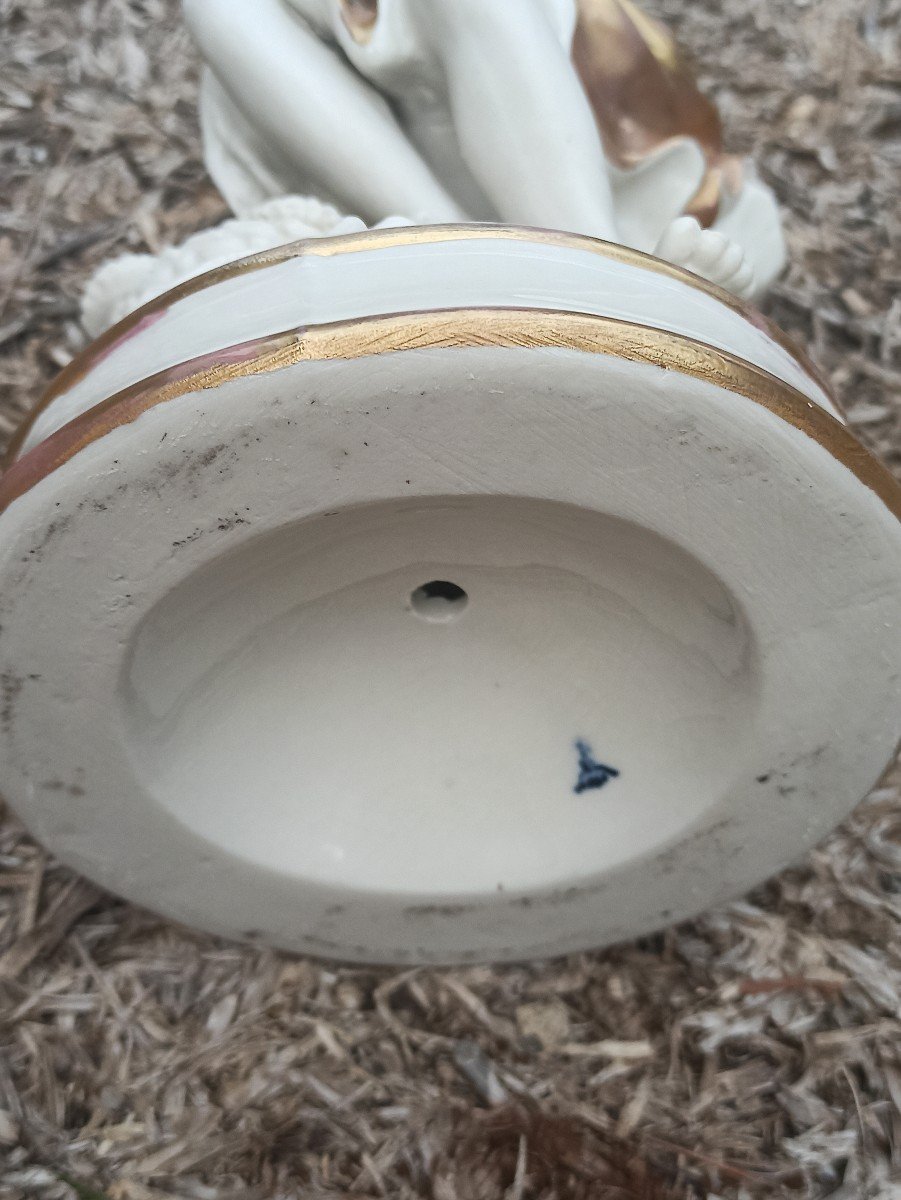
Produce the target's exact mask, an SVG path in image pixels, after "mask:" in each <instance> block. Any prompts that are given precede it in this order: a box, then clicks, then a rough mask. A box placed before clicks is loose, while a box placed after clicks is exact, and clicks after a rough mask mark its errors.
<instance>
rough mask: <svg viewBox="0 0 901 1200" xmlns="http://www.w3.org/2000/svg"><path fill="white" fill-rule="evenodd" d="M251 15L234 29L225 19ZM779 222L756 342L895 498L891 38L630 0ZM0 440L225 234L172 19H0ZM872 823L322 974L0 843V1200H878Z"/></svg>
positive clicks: (891, 1004) (900, 833)
mask: <svg viewBox="0 0 901 1200" xmlns="http://www.w3.org/2000/svg"><path fill="white" fill-rule="evenodd" d="M248 2H250V0H248ZM653 7H654V11H656V12H658V13H659V14H662V15H664V16H666V17H667V18H668V19H670V20H671V21H672V22H673V23H674V24H675V25H676V27H677V28H678V30H679V33H680V35H681V37H682V40H683V42H684V44H685V45H686V46H687V47H688V48H689V49H690V50H691V51H692V52H693V53H694V55H695V57H696V59H697V61H698V62H699V64H700V65H701V73H702V77H703V79H704V81H705V83H706V84H707V85H708V86H709V87H710V88H711V89H712V90H713V91H714V93H715V94H716V96H717V98H718V100H719V102H720V105H721V108H722V111H723V115H724V118H725V121H726V125H727V128H728V130H729V137H730V142H731V145H732V148H734V149H736V150H740V151H751V152H753V153H754V154H755V156H756V157H757V159H758V161H759V163H760V164H761V167H762V171H763V174H764V176H765V177H766V178H767V179H768V180H769V181H770V182H771V183H772V184H773V185H774V186H775V188H776V190H777V192H778V194H779V197H780V200H781V202H782V204H783V206H784V210H785V216H786V223H787V229H788V236H789V242H790V247H791V266H790V268H789V269H788V271H787V273H786V275H785V277H784V279H783V280H782V282H781V283H780V285H779V286H778V287H777V289H776V292H775V295H774V296H773V298H772V300H771V302H770V304H769V309H770V311H771V313H772V314H773V315H774V316H775V317H776V319H777V320H778V321H780V322H781V323H782V324H783V325H784V326H785V327H786V328H787V329H788V330H789V331H791V332H793V333H795V334H796V335H797V337H798V338H799V340H800V341H801V342H802V344H805V345H806V346H807V347H808V349H809V350H810V351H811V353H812V354H813V356H814V358H816V359H817V360H818V361H819V363H820V364H821V366H823V367H824V368H825V369H826V371H827V372H828V373H829V375H830V376H831V378H832V380H833V382H834V383H835V384H836V386H837V387H838V390H839V392H840V394H841V396H842V398H843V400H844V402H845V404H846V405H847V407H848V409H849V412H850V420H851V422H852V424H853V426H854V427H855V429H856V430H857V432H858V434H859V435H860V437H861V438H862V439H863V440H864V441H865V442H867V443H868V444H869V445H871V446H873V447H875V448H877V449H879V450H880V451H881V452H882V453H883V454H884V455H885V457H886V458H887V459H888V460H889V461H890V462H891V463H892V464H893V466H894V467H895V468H897V469H901V320H899V316H901V290H899V286H898V285H899V278H901V269H899V268H901V259H899V246H901V238H899V236H898V235H899V221H901V215H899V210H898V205H897V193H898V180H899V174H898V172H899V167H901V93H899V87H901V42H899V32H898V31H899V26H901V5H899V3H898V0H856V2H855V3H853V4H851V3H849V2H848V0H769V2H767V3H748V2H747V0H721V2H719V3H716V2H714V0H695V2H694V3H688V0H660V2H659V3H657V4H655V5H654V6H653ZM0 29H2V34H3V36H2V38H0V123H2V128H0V171H2V180H3V187H2V193H0V434H2V435H4V436H5V435H6V434H7V433H8V432H9V431H10V430H11V429H12V428H13V426H14V424H15V422H16V419H17V417H18V416H19V414H21V413H22V412H23V411H24V410H25V409H26V408H27V407H28V406H29V405H30V404H31V403H32V402H33V400H34V399H35V398H36V397H37V395H38V393H39V391H40V389H41V387H42V385H43V384H44V383H45V382H46V381H47V380H48V379H49V377H50V376H51V375H52V374H53V373H54V372H55V371H56V370H57V369H58V368H59V367H61V366H62V365H63V364H64V363H65V362H66V361H67V360H68V359H69V357H70V356H71V355H72V354H73V352H74V351H75V350H76V349H77V348H78V346H79V345H80V343H81V341H82V334H81V331H80V329H79V328H78V324H77V303H78V296H79V292H80V289H81V286H82V284H83V281H84V279H85V277H86V275H87V274H88V273H89V271H90V270H91V268H92V267H93V266H94V265H96V264H97V263H98V262H99V261H100V260H102V259H103V258H104V257H105V256H108V255H109V254H111V253H113V252H116V251H121V250H124V249H132V250H143V249H151V250H156V249H159V248H162V247H163V246H164V245H167V244H169V243H171V242H172V241H175V240H177V239H179V238H181V237H183V236H184V235H186V234H187V233H189V232H190V231H192V230H194V229H197V228H200V227H203V226H205V225H208V224H210V223H212V222H214V221H215V220H217V219H219V218H220V217H221V216H224V215H225V209H224V205H223V204H222V201H221V200H220V198H219V197H218V196H217V194H216V192H215V190H214V189H213V187H212V186H211V184H210V183H209V182H208V180H207V179H206V176H205V174H204V170H203V167H202V163H201V161H200V158H199V148H198V134H197V117H196V96H195V90H196V62H195V58H194V55H193V53H192V51H191V48H190V46H189V44H188V40H187V38H186V36H185V34H184V33H183V31H182V29H181V26H180V22H179V16H178V12H177V7H176V5H175V3H174V2H173V0H77V2H75V0H73V2H71V3H61V2H60V0H0ZM899 918H901V810H899V806H898V780H897V778H895V780H894V782H892V781H889V782H886V783H885V784H883V786H881V787H880V788H878V789H877V790H876V791H875V792H874V793H873V794H872V795H871V796H870V798H869V799H868V801H867V802H866V803H865V804H864V805H862V806H861V807H860V808H859V809H858V810H857V812H856V813H855V814H854V815H853V817H852V818H851V819H850V820H849V821H848V822H847V823H846V825H845V826H844V827H843V828H842V829H841V830H840V831H838V832H837V833H836V834H835V835H834V836H833V837H832V838H831V839H830V840H829V841H828V843H826V844H825V845H823V846H821V847H819V848H818V849H817V850H816V851H815V852H813V853H812V854H810V855H809V856H808V857H807V858H806V859H805V860H804V861H803V862H802V863H800V864H798V865H797V866H796V867H794V868H793V869H791V870H788V871H786V872H785V873H783V874H782V875H781V876H780V877H778V878H777V879H775V880H773V881H771V882H770V883H768V884H767V885H765V886H764V887H762V888H761V889H759V890H758V892H757V893H755V894H754V895H753V896H751V897H750V898H747V899H745V900H743V901H741V902H739V903H736V904H735V905H732V906H730V907H728V908H726V909H723V910H720V911H718V912H715V913H712V914H709V915H708V916H706V917H704V918H703V919H701V920H698V921H695V922H692V923H690V924H687V925H684V926H682V927H680V928H678V929H675V930H670V931H668V932H666V933H663V934H660V935H658V936H655V937H653V938H648V939H644V940H642V941H640V942H637V943H634V944H630V945H625V946H620V947H616V948H614V949H612V950H607V951H604V952H599V953H596V954H585V955H579V956H574V957H572V958H569V959H566V960H562V961H558V962H553V963H539V964H533V965H521V966H505V967H501V968H488V967H477V968H471V969H467V970H455V971H439V970H419V971H404V972H401V973H397V972H393V971H390V970H363V969H344V968H341V967H336V966H333V965H328V964H320V963H315V962H312V961H307V960H296V959H291V958H289V957H287V956H283V955H279V954H274V953H268V952H261V951H259V950H256V949H250V948H245V947H239V946H234V945H229V944H226V943H223V942H219V941H216V940H214V939H212V938H208V937H203V936H199V935H196V934H193V933H191V932H188V931H185V930H182V929H179V928H176V927H173V926H172V925H169V924H166V923H164V922H161V921H160V920H159V919H157V918H155V917H153V916H152V915H149V914H147V913H144V912H141V911H139V910H136V909H134V908H133V907H131V906H129V905H127V904H125V903H122V902H120V901H117V900H115V899H113V898H111V897H108V896H105V895H101V894H99V893H98V892H97V891H96V890H95V889H94V888H93V887H91V886H90V885H89V884H87V883H85V882H83V881H81V880H79V879H77V878H75V877H74V876H73V875H72V874H71V873H70V872H69V871H67V870H66V869H64V868H62V867H61V866H59V865H58V864H56V863H54V862H53V861H52V860H51V859H48V858H47V857H45V855H44V854H43V852H42V851H41V850H40V849H39V848H38V847H37V846H35V845H34V843H33V842H32V841H31V840H30V839H29V838H28V837H27V835H26V834H25V833H24V832H23V831H22V830H21V828H20V827H19V826H18V824H17V823H16V821H15V819H14V818H13V817H12V815H11V814H8V815H7V819H6V821H5V823H4V824H2V826H0V1200H19V1198H24V1197H29V1198H32V1197H36V1198H37V1200H58V1198H59V1200H61V1198H63V1197H72V1196H73V1195H78V1196H81V1197H83V1198H88V1200H89V1198H92V1197H93V1198H95V1200H96V1198H98V1197H101V1198H102V1197H106V1198H108V1200H162V1198H164V1197H179V1198H187V1197H190V1198H196V1200H226V1198H228V1197H235V1198H236V1200H237V1198H238V1197H240V1198H242V1200H250V1198H254V1197H260V1198H261V1200H262V1198H267V1200H268V1198H269V1197H280V1198H288V1197H291V1198H293V1197H304V1198H306V1197H317V1196H331V1197H338V1196H355V1197H385V1196H388V1197H398V1198H404V1197H411V1198H412V1197H432V1198H434V1200H539V1198H543V1200H556V1198H559V1200H636V1198H639V1197H644V1198H645V1200H651V1198H657V1200H664V1198H668V1200H686V1198H689V1197H700V1196H705V1195H709V1196H714V1195H716V1196H720V1197H723V1198H726V1197H728V1198H730V1200H740V1198H742V1197H744V1198H746V1200H747V1198H750V1197H757V1196H766V1197H794V1196H797V1197H799V1198H806V1200H814V1198H816V1200H820V1198H825V1197H827V1196H830V1197H833V1198H834V1200H899V1197H901V1173H899V1158H901V1019H899V1017H901V934H899V931H901V920H899Z"/></svg>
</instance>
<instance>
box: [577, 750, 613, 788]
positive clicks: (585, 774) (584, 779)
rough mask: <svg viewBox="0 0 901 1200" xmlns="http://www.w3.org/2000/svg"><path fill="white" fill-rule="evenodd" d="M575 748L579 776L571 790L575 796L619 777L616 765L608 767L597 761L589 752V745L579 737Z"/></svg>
mask: <svg viewBox="0 0 901 1200" xmlns="http://www.w3.org/2000/svg"><path fill="white" fill-rule="evenodd" d="M576 750H577V751H578V753H579V778H578V779H577V780H576V786H575V787H574V788H573V791H574V792H575V793H576V795H577V796H581V794H582V793H583V792H587V791H590V790H591V789H592V788H602V787H603V786H604V784H605V783H609V782H610V780H611V779H617V778H618V777H619V771H617V769H616V767H608V766H607V765H606V764H605V763H602V762H598V760H597V759H596V758H595V757H594V755H593V754H592V753H591V747H590V746H589V745H588V743H587V742H585V741H583V740H582V739H581V738H579V739H578V741H577V742H576Z"/></svg>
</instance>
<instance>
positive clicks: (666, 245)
mask: <svg viewBox="0 0 901 1200" xmlns="http://www.w3.org/2000/svg"><path fill="white" fill-rule="evenodd" d="M701 232H702V230H701V226H700V225H699V224H698V222H697V221H696V220H695V219H694V217H677V218H676V220H675V221H673V222H672V224H671V225H669V226H668V227H667V229H665V230H664V232H663V236H662V237H661V238H660V241H659V242H658V243H657V250H656V254H657V257H658V258H665V259H666V260H667V261H668V262H672V263H677V264H680V265H684V264H686V263H687V262H688V260H689V259H690V258H691V257H692V255H693V254H694V252H695V250H696V249H697V246H698V243H699V242H700V240H701Z"/></svg>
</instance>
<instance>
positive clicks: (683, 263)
mask: <svg viewBox="0 0 901 1200" xmlns="http://www.w3.org/2000/svg"><path fill="white" fill-rule="evenodd" d="M654 253H655V255H656V256H657V257H658V258H664V259H666V261H667V262H671V263H674V264H675V265H676V266H677V267H685V269H686V270H687V271H693V272H694V273H695V274H696V275H700V276H702V278H704V279H707V280H709V281H710V282H711V283H716V284H718V285H719V286H720V287H723V288H725V289H726V290H727V291H729V292H732V293H734V295H736V296H741V297H743V298H747V297H749V296H750V295H751V293H752V292H753V290H754V268H753V266H752V265H751V263H750V262H748V260H747V258H746V257H745V252H744V250H743V249H742V248H741V246H740V245H739V244H738V242H735V241H733V240H732V238H729V237H727V236H726V235H725V234H724V233H719V232H718V231H717V230H715V229H702V228H701V226H700V225H699V224H698V222H697V221H696V220H695V219H694V217H678V218H677V219H676V220H675V221H673V223H672V224H671V225H670V226H669V227H668V228H667V229H666V230H665V231H664V233H663V236H662V237H661V239H660V241H659V242H658V243H657V249H656V250H655V251H654Z"/></svg>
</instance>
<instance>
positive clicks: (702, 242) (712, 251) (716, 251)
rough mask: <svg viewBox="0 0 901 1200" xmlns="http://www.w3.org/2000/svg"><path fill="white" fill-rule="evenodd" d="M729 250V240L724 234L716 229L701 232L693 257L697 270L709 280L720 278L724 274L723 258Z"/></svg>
mask: <svg viewBox="0 0 901 1200" xmlns="http://www.w3.org/2000/svg"><path fill="white" fill-rule="evenodd" d="M728 249H729V238H727V237H726V235H725V234H724V233H717V232H716V230H714V229H703V230H701V236H700V238H699V239H698V245H697V249H696V250H695V252H694V255H693V258H694V262H695V270H696V271H697V272H698V273H699V274H701V275H706V276H707V277H708V278H709V279H715V278H719V276H720V275H721V273H722V260H723V256H724V255H725V253H726V251H727V250H728Z"/></svg>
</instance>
